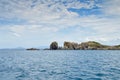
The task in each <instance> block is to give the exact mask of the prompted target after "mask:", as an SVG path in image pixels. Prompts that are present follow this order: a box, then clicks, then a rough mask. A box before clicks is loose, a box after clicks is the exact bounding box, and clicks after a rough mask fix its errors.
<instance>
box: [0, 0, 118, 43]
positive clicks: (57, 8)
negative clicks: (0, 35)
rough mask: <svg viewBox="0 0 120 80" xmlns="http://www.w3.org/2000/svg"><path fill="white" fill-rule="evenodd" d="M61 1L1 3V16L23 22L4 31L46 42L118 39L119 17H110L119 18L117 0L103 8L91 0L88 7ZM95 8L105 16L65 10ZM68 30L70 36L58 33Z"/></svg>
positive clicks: (22, 0) (6, 1) (69, 1)
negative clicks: (97, 7)
mask: <svg viewBox="0 0 120 80" xmlns="http://www.w3.org/2000/svg"><path fill="white" fill-rule="evenodd" d="M64 1H66V0H38V1H37V2H34V3H33V1H32V0H27V1H25V0H20V1H18V0H13V1H11V0H1V1H0V2H1V3H0V12H1V13H0V17H1V18H5V19H8V18H9V19H12V18H18V19H22V20H25V21H26V24H23V25H19V24H18V25H7V27H6V28H7V31H10V32H11V34H13V35H14V36H17V37H31V36H33V37H38V36H40V37H42V38H45V39H46V38H51V39H50V40H49V41H52V40H58V41H63V40H71V41H84V40H97V41H101V42H102V41H103V42H105V41H106V42H107V41H108V42H110V41H113V40H116V39H118V38H120V36H119V34H120V32H119V30H120V27H119V25H120V17H117V18H116V17H114V16H111V15H115V16H119V14H120V8H119V3H120V1H119V0H110V1H106V2H105V4H104V5H102V4H96V3H95V2H94V1H93V0H90V2H89V4H87V3H82V2H78V0H74V1H73V0H67V1H66V3H65V4H63V2H64ZM95 5H96V6H99V7H101V8H102V9H101V10H103V13H105V14H106V15H107V16H106V15H104V14H103V15H101V16H97V15H89V16H84V17H81V16H79V14H78V13H76V12H72V11H68V10H67V9H68V8H75V9H80V8H86V9H92V8H93V7H94V6H95ZM111 5H112V6H111ZM3 7H4V8H3ZM108 16H110V17H108ZM4 27H5V26H4ZM71 27H73V28H72V29H73V31H71V32H70V33H69V34H66V33H67V32H65V31H64V32H63V33H59V32H60V31H62V30H65V29H69V28H71ZM0 30H3V29H0ZM62 37H64V38H62ZM61 38H62V39H61ZM45 39H44V40H45ZM42 40H43V39H42Z"/></svg>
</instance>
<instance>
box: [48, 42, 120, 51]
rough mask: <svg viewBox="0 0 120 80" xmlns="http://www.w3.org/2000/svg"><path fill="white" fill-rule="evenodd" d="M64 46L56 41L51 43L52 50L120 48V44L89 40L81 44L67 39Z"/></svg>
mask: <svg viewBox="0 0 120 80" xmlns="http://www.w3.org/2000/svg"><path fill="white" fill-rule="evenodd" d="M63 45H64V46H63V47H59V46H58V43H57V42H56V41H54V42H52V43H51V44H50V50H120V45H115V46H108V45H103V44H101V43H99V42H95V41H88V42H82V43H80V44H78V43H76V42H67V41H65V42H64V44H63Z"/></svg>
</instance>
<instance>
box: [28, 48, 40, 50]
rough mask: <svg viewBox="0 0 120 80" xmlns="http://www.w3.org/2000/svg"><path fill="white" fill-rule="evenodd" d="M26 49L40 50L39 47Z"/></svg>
mask: <svg viewBox="0 0 120 80" xmlns="http://www.w3.org/2000/svg"><path fill="white" fill-rule="evenodd" d="M26 50H40V49H37V48H28V49H26Z"/></svg>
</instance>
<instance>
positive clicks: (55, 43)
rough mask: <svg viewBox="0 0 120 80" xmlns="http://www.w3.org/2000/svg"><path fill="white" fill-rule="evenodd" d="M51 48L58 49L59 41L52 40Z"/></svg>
mask: <svg viewBox="0 0 120 80" xmlns="http://www.w3.org/2000/svg"><path fill="white" fill-rule="evenodd" d="M50 49H51V50H57V49H58V43H57V42H56V41H54V42H52V43H51V44H50Z"/></svg>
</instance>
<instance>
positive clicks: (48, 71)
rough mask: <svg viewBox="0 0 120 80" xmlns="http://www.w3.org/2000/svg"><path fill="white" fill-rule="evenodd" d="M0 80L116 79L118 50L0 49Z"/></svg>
mask: <svg viewBox="0 0 120 80" xmlns="http://www.w3.org/2000/svg"><path fill="white" fill-rule="evenodd" d="M0 80H120V51H119V50H39V51H27V50H0Z"/></svg>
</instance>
